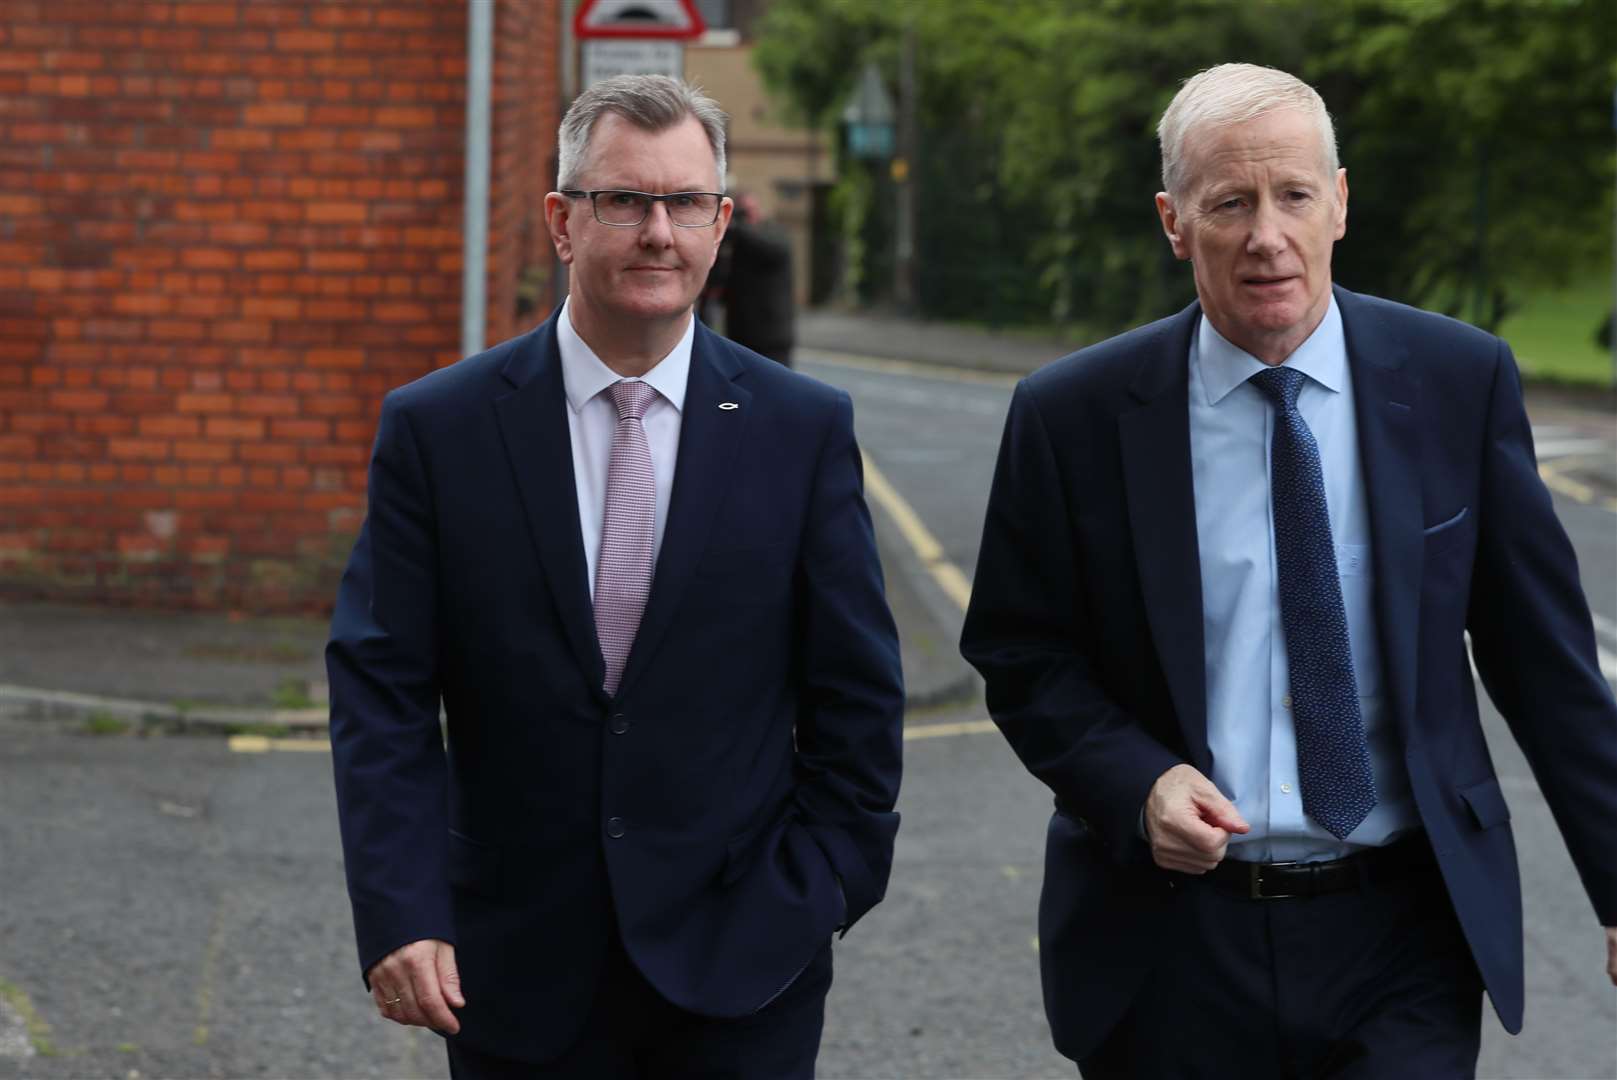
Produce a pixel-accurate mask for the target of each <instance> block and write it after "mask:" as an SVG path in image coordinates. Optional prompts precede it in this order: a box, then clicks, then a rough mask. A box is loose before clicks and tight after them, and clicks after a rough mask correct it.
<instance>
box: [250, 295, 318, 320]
mask: <svg viewBox="0 0 1617 1080" xmlns="http://www.w3.org/2000/svg"><path fill="white" fill-rule="evenodd" d="M241 313H242V314H243V315H246V316H248V317H249V318H264V319H298V318H302V317H303V302H302V301H300V300H296V299H294V298H292V297H281V296H249V297H247V298H245V299H243V300H242V302H241Z"/></svg>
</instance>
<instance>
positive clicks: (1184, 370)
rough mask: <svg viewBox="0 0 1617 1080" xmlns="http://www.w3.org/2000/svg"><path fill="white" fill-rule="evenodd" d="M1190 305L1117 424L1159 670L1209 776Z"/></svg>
mask: <svg viewBox="0 0 1617 1080" xmlns="http://www.w3.org/2000/svg"><path fill="white" fill-rule="evenodd" d="M1199 315H1200V308H1199V307H1198V306H1197V305H1194V304H1192V305H1191V306H1190V307H1189V308H1187V309H1185V311H1183V312H1181V313H1180V314H1179V316H1177V317H1176V318H1174V319H1173V320H1171V321H1170V322H1169V323H1168V324H1167V325H1166V326H1165V327H1164V328H1163V330H1162V333H1161V335H1160V337H1159V339H1158V341H1157V343H1156V344H1155V345H1154V347H1148V348H1147V349H1146V350H1144V356H1143V359H1142V361H1141V363H1140V367H1139V371H1138V372H1137V374H1136V376H1135V379H1134V382H1133V384H1132V385H1131V386H1130V388H1129V389H1130V392H1131V393H1132V394H1133V395H1134V397H1135V399H1136V400H1138V401H1139V402H1140V405H1139V407H1138V408H1135V409H1133V410H1131V411H1128V412H1124V413H1122V414H1121V415H1119V416H1118V433H1119V436H1120V439H1121V448H1122V460H1123V482H1124V491H1125V497H1126V501H1127V504H1128V515H1129V532H1130V534H1131V536H1132V537H1133V539H1134V558H1135V562H1136V564H1137V565H1138V567H1139V574H1140V591H1141V593H1142V594H1143V596H1144V598H1145V611H1146V619H1147V621H1148V622H1149V624H1150V627H1151V639H1152V641H1153V642H1155V644H1156V647H1157V656H1158V657H1159V658H1160V660H1161V662H1162V670H1163V675H1164V676H1165V677H1166V678H1167V680H1168V691H1169V694H1170V695H1171V696H1172V698H1173V704H1174V711H1175V712H1176V713H1177V714H1178V717H1179V724H1180V727H1181V729H1182V730H1183V733H1184V737H1185V745H1186V747H1187V749H1188V751H1189V756H1190V758H1191V761H1192V763H1193V764H1194V765H1195V766H1196V767H1197V768H1198V769H1200V770H1201V771H1202V772H1203V773H1204V774H1206V775H1209V776H1210V775H1212V753H1211V751H1210V750H1209V749H1208V746H1207V670H1206V657H1205V653H1204V646H1203V637H1202V589H1201V562H1200V556H1199V554H1198V548H1197V543H1196V499H1195V494H1194V491H1193V488H1192V480H1191V464H1190V398H1189V386H1190V374H1189V373H1190V365H1189V361H1190V340H1191V333H1192V331H1193V330H1194V329H1195V327H1196V323H1197V320H1198V317H1199Z"/></svg>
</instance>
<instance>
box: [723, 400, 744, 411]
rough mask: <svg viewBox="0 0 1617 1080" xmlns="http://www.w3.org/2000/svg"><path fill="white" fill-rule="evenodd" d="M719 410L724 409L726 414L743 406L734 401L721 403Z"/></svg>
mask: <svg viewBox="0 0 1617 1080" xmlns="http://www.w3.org/2000/svg"><path fill="white" fill-rule="evenodd" d="M719 408H721V409H723V410H724V411H725V412H729V411H730V410H731V409H739V408H741V406H739V405H737V404H736V403H735V402H733V401H721V402H719Z"/></svg>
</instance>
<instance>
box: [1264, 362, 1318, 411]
mask: <svg viewBox="0 0 1617 1080" xmlns="http://www.w3.org/2000/svg"><path fill="white" fill-rule="evenodd" d="M1307 378H1308V376H1307V375H1304V374H1303V373H1302V372H1300V371H1298V370H1296V369H1295V368H1289V367H1284V366H1281V367H1272V368H1265V369H1264V370H1262V371H1260V372H1258V373H1257V374H1256V375H1254V376H1252V385H1253V386H1256V387H1257V388H1258V389H1259V390H1262V391H1263V393H1264V395H1265V396H1266V397H1268V399H1269V400H1270V401H1272V402H1274V403H1275V404H1276V405H1278V406H1280V408H1281V409H1283V410H1291V409H1295V408H1296V407H1297V395H1298V394H1300V393H1302V389H1303V383H1304V381H1306V380H1307Z"/></svg>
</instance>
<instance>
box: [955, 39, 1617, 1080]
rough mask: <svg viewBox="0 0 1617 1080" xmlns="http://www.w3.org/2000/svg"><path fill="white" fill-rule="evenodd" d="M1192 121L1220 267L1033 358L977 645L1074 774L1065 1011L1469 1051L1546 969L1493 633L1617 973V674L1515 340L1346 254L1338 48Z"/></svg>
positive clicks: (1183, 108) (1172, 1042)
mask: <svg viewBox="0 0 1617 1080" xmlns="http://www.w3.org/2000/svg"><path fill="white" fill-rule="evenodd" d="M1158 134H1159V136H1160V139H1161V145H1162V163H1163V184H1164V187H1165V188H1166V190H1165V191H1163V192H1161V193H1159V194H1158V195H1157V196H1156V204H1157V210H1158V213H1159V216H1160V218H1161V222H1162V228H1163V231H1164V232H1165V233H1166V234H1167V237H1168V242H1169V243H1170V244H1171V245H1172V247H1173V251H1174V254H1175V255H1177V256H1178V257H1179V258H1181V259H1186V260H1189V261H1190V263H1191V265H1192V269H1193V271H1194V274H1195V281H1196V293H1197V297H1198V299H1197V302H1196V303H1194V304H1192V305H1191V306H1190V307H1189V308H1187V309H1186V310H1185V311H1183V312H1180V313H1179V314H1178V315H1176V316H1173V317H1171V318H1168V319H1165V320H1163V321H1161V322H1157V323H1153V324H1151V325H1149V326H1145V327H1142V328H1140V329H1138V330H1135V331H1132V332H1130V333H1128V334H1124V335H1122V336H1121V337H1118V338H1114V339H1112V340H1110V341H1107V342H1103V343H1101V344H1099V345H1096V346H1094V347H1093V348H1090V349H1086V350H1084V351H1082V352H1079V353H1077V354H1076V355H1074V356H1072V357H1069V358H1067V359H1065V360H1062V361H1059V362H1057V363H1055V364H1052V365H1050V366H1049V367H1047V368H1045V369H1044V370H1042V371H1040V372H1039V373H1037V374H1035V375H1033V376H1032V377H1030V378H1028V379H1027V380H1025V381H1024V382H1023V383H1022V384H1021V385H1020V386H1019V387H1018V389H1017V391H1016V394H1015V397H1014V399H1013V401H1012V405H1011V409H1010V416H1009V420H1008V423H1007V427H1006V432H1005V439H1004V443H1003V446H1002V448H1001V454H1000V460H999V466H998V471H997V474H996V476H995V480H994V489H993V494H992V496H991V499H990V502H989V508H988V520H987V524H986V527H985V530H984V536H983V544H982V549H981V557H980V562H979V565H978V571H977V580H976V587H975V589H974V592H973V596H972V601H971V608H970V612H969V614H968V616H967V620H966V627H965V632H964V635H963V642H962V648H963V650H964V652H965V654H966V656H967V657H968V658H969V659H970V660H971V661H972V663H973V664H975V665H976V666H977V668H978V669H979V670H980V671H981V672H982V673H983V675H984V677H985V679H986V680H987V691H988V704H989V708H990V710H991V712H992V714H993V716H994V719H995V720H996V722H998V724H999V726H1000V727H1001V729H1002V730H1003V731H1004V733H1005V736H1006V738H1007V739H1008V740H1009V741H1010V743H1011V745H1012V746H1013V747H1014V748H1015V750H1016V752H1017V753H1018V754H1019V755H1020V756H1021V758H1022V760H1023V761H1024V762H1025V763H1026V764H1027V766H1028V768H1029V769H1030V770H1031V771H1032V772H1033V773H1034V775H1036V776H1037V777H1038V778H1039V779H1041V780H1043V781H1044V782H1045V783H1046V784H1048V785H1049V786H1050V787H1051V788H1052V789H1053V790H1054V792H1055V795H1056V804H1057V809H1056V813H1055V815H1054V817H1053V818H1052V819H1051V823H1050V829H1049V838H1048V849H1047V851H1048V854H1047V861H1046V877H1045V885H1044V895H1043V898H1042V901H1041V904H1040V960H1041V964H1042V967H1043V974H1044V989H1045V1003H1046V1008H1047V1011H1048V1014H1049V1018H1050V1023H1051V1027H1052V1029H1053V1031H1054V1034H1055V1039H1056V1045H1057V1047H1058V1048H1059V1049H1060V1050H1061V1051H1062V1052H1063V1053H1065V1054H1067V1055H1068V1056H1069V1057H1072V1058H1074V1059H1076V1060H1077V1061H1078V1062H1079V1067H1080V1070H1081V1071H1082V1073H1083V1075H1084V1076H1086V1077H1128V1076H1139V1077H1166V1076H1175V1077H1178V1076H1212V1077H1226V1076H1227V1077H1325V1076H1330V1077H1349V1076H1351V1077H1364V1078H1378V1080H1379V1078H1387V1077H1405V1076H1407V1077H1455V1076H1468V1075H1471V1074H1472V1073H1473V1072H1474V1071H1475V1067H1476V1057H1477V1049H1478V1041H1479V1030H1480V1014H1481V998H1482V990H1483V989H1484V987H1485V988H1486V989H1487V991H1488V993H1489V995H1490V996H1491V997H1492V1000H1493V1003H1494V1007H1495V1009H1496V1010H1497V1011H1498V1014H1499V1016H1500V1019H1501V1020H1502V1021H1503V1023H1504V1025H1505V1027H1506V1028H1508V1029H1509V1030H1511V1031H1516V1030H1518V1029H1519V1028H1520V1026H1521V1020H1522V996H1523V987H1522V931H1521V897H1520V888H1519V884H1518V880H1517V869H1516V859H1515V850H1514V847H1513V844H1512V840H1511V833H1510V827H1509V824H1508V817H1509V812H1508V810H1507V808H1506V805H1505V802H1504V798H1503V796H1502V794H1501V792H1500V788H1499V782H1498V780H1497V779H1496V778H1495V775H1494V770H1493V766H1492V764H1491V762H1490V760H1489V756H1488V750H1487V746H1486V743H1485V742H1484V739H1483V734H1482V729H1481V726H1480V724H1479V722H1478V713H1477V705H1476V695H1475V691H1474V689H1473V684H1472V676H1471V669H1470V665H1469V663H1468V661H1467V651H1466V644H1465V640H1464V635H1465V634H1466V632H1467V631H1469V632H1470V635H1471V641H1472V644H1473V646H1474V651H1475V658H1476V666H1477V669H1478V670H1479V671H1480V672H1481V675H1482V678H1483V680H1484V682H1485V683H1486V685H1487V687H1488V690H1489V692H1490V693H1491V695H1492V696H1493V699H1494V701H1495V702H1496V703H1497V704H1498V706H1499V708H1500V711H1501V712H1502V713H1503V714H1504V715H1505V717H1506V718H1507V720H1508V721H1509V722H1510V724H1511V727H1512V730H1513V731H1514V733H1515V735H1516V738H1517V740H1518V742H1519V743H1520V744H1521V746H1522V748H1523V750H1524V751H1525V753H1526V755H1527V757H1528V759H1529V761H1530V762H1531V763H1532V765H1533V768H1534V771H1535V773H1536V774H1537V775H1538V777H1539V779H1540V781H1541V785H1542V789H1543V791H1544V795H1545V798H1546V799H1547V800H1548V801H1549V804H1550V806H1551V808H1552V810H1554V812H1555V816H1556V818H1557V820H1558V821H1559V823H1560V825H1561V828H1562V831H1563V834H1564V835H1565V837H1566V840H1567V844H1568V846H1569V848H1570V849H1571V851H1572V854H1573V857H1574V859H1575V861H1576V863H1577V866H1578V869H1579V871H1580V873H1581V874H1582V876H1583V880H1584V884H1585V886H1586V887H1587V890H1588V893H1589V895H1590V897H1591V899H1592V900H1593V901H1594V906H1595V910H1596V912H1597V914H1598V915H1599V917H1600V921H1601V922H1602V923H1603V924H1605V926H1607V927H1608V929H1607V931H1606V950H1607V957H1606V963H1607V966H1608V970H1609V971H1610V972H1611V973H1612V977H1613V979H1614V980H1617V930H1612V929H1609V928H1610V927H1612V926H1613V925H1617V862H1614V861H1613V860H1612V859H1611V857H1610V855H1611V844H1612V837H1613V836H1614V835H1617V706H1614V704H1613V700H1612V695H1611V690H1610V687H1609V686H1608V685H1607V684H1606V682H1605V680H1604V679H1603V677H1602V676H1601V673H1600V669H1599V666H1598V662H1597V657H1596V650H1595V643H1594V638H1593V632H1592V628H1591V624H1590V616H1589V611H1588V608H1587V605H1586V603H1585V601H1584V599H1583V595H1582V593H1581V591H1580V589H1579V584H1578V575H1577V568H1576V564H1575V561H1574V557H1573V552H1572V548H1571V545H1570V544H1569V543H1568V541H1567V538H1566V535H1565V533H1564V532H1563V530H1562V529H1561V527H1560V525H1559V523H1558V522H1557V520H1556V518H1555V514H1554V511H1553V509H1552V507H1551V504H1550V499H1549V495H1548V493H1547V492H1546V490H1545V489H1544V486H1543V484H1542V483H1541V482H1540V480H1539V478H1538V475H1537V472H1536V470H1535V468H1534V462H1533V452H1532V443H1531V435H1530V432H1529V428H1528V424H1527V419H1526V416H1525V414H1524V412H1523V406H1522V396H1521V389H1520V385H1519V379H1518V376H1517V372H1516V367H1515V364H1514V362H1513V360H1512V359H1511V355H1510V351H1509V349H1508V348H1507V347H1506V346H1505V344H1504V343H1503V342H1502V341H1500V340H1498V339H1497V338H1495V337H1492V336H1490V335H1488V334H1484V333H1482V332H1480V331H1478V330H1475V329H1473V328H1471V327H1468V326H1464V325H1462V324H1460V323H1457V322H1454V321H1452V320H1449V319H1444V318H1441V317H1438V316H1435V315H1430V314H1427V313H1424V312H1420V311H1416V310H1414V309H1412V308H1408V307H1404V306H1402V305H1398V304H1393V303H1389V302H1387V301H1383V300H1378V299H1374V298H1372V297H1367V296H1359V295H1355V294H1353V293H1350V292H1347V291H1346V290H1343V289H1339V288H1333V286H1332V284H1331V251H1332V247H1333V245H1334V244H1335V242H1336V240H1338V239H1340V238H1341V237H1342V235H1343V234H1344V231H1345V229H1346V224H1347V197H1348V188H1347V174H1346V172H1345V170H1343V169H1341V168H1340V167H1338V164H1337V160H1336V146H1335V138H1334V135H1333V133H1332V129H1331V122H1330V117H1329V115H1328V114H1327V112H1326V110H1325V106H1324V103H1323V102H1322V101H1321V100H1320V98H1319V95H1318V94H1316V93H1315V92H1314V91H1313V90H1312V89H1311V88H1309V87H1308V86H1307V85H1305V84H1304V83H1302V82H1300V81H1299V80H1297V79H1295V78H1293V77H1292V76H1290V75H1287V74H1285V73H1283V72H1279V71H1275V70H1273V69H1269V68H1261V67H1255V66H1252V65H1247V64H1228V65H1222V66H1220V67H1216V68H1212V69H1210V70H1208V71H1204V72H1202V73H1201V74H1199V75H1197V76H1196V77H1194V78H1192V79H1190V80H1189V81H1188V82H1187V83H1186V84H1185V85H1184V87H1183V88H1182V89H1181V90H1180V91H1179V94H1178V95H1177V96H1176V97H1175V98H1174V100H1173V102H1172V104H1170V105H1169V107H1168V109H1167V111H1166V113H1165V114H1164V116H1163V118H1162V123H1161V125H1160V127H1159V129H1158ZM1595 940H1598V939H1597V938H1594V937H1593V936H1592V937H1591V944H1592V943H1593V942H1594V941H1595ZM1593 962H1596V960H1595V958H1594V957H1591V963H1593Z"/></svg>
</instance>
